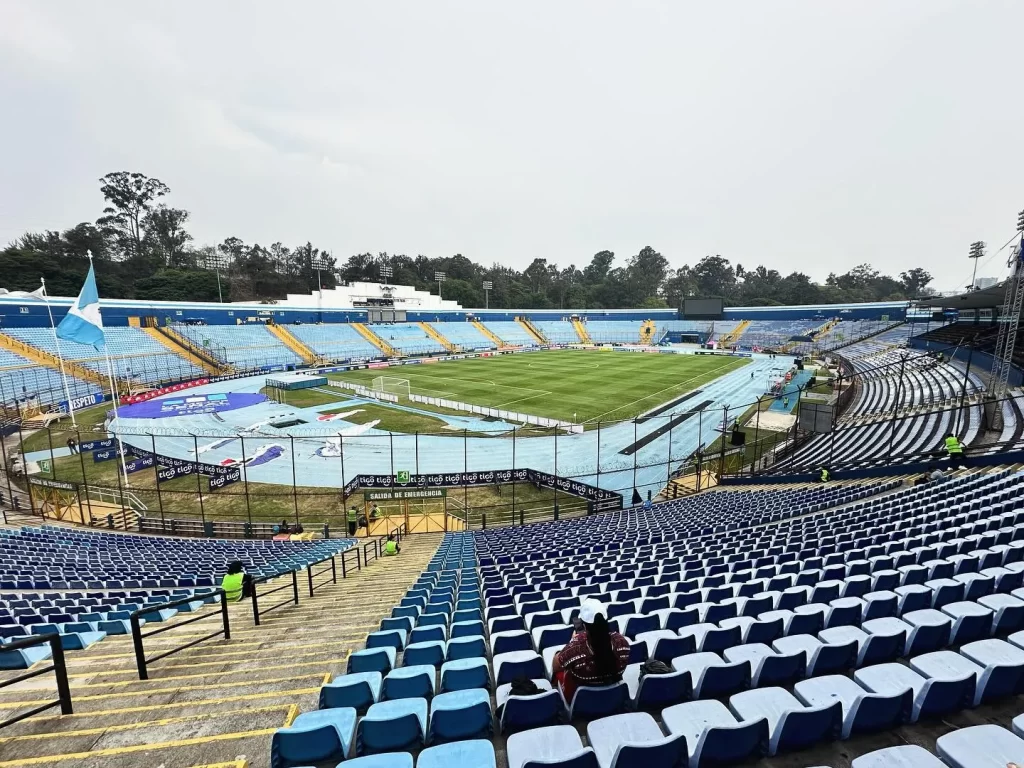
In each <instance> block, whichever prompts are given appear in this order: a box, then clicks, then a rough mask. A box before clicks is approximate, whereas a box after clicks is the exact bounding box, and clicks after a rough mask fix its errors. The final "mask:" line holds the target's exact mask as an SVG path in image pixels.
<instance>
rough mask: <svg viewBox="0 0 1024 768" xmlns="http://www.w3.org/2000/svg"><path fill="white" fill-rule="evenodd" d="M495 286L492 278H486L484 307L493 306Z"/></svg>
mask: <svg viewBox="0 0 1024 768" xmlns="http://www.w3.org/2000/svg"><path fill="white" fill-rule="evenodd" d="M493 287H494V283H492V282H491V281H490V280H484V309H490V308H491V288H493Z"/></svg>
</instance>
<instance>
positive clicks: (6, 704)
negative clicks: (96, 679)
mask: <svg viewBox="0 0 1024 768" xmlns="http://www.w3.org/2000/svg"><path fill="white" fill-rule="evenodd" d="M320 678H321V675H320V674H319V673H318V674H315V675H299V676H298V677H273V678H270V679H269V680H242V681H241V682H238V683H211V684H209V685H190V686H188V687H182V686H177V687H175V688H153V689H150V690H147V691H118V692H117V693H96V694H93V695H91V696H75V695H74V692H72V698H73V699H74V701H99V700H100V699H116V698H121V697H123V696H153V695H155V694H158V693H181V692H182V691H209V690H218V689H220V688H237V687H239V686H242V685H270V684H271V683H290V682H293V681H295V680H310V679H312V680H319V679H320ZM154 682H160V681H159V680H155V681H154ZM49 703H50V702H49V701H0V710H4V709H14V708H15V707H39V706H42V705H43V704H49Z"/></svg>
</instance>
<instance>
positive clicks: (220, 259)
mask: <svg viewBox="0 0 1024 768" xmlns="http://www.w3.org/2000/svg"><path fill="white" fill-rule="evenodd" d="M203 266H204V267H206V268H207V269H213V271H214V272H216V273H217V298H218V299H219V300H220V303H221V304H223V303H224V292H223V291H222V290H221V287H220V271H221V270H222V269H224V267H226V266H227V263H226V260H225V259H224V256H223V254H221V253H219V252H217V251H214V252H213V253H211V254H209V255H208V256H207V257H206V258H205V259H203Z"/></svg>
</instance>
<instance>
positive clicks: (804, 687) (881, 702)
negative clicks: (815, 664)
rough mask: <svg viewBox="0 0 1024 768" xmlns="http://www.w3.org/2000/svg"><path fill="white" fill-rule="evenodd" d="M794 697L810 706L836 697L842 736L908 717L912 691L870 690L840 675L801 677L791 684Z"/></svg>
mask: <svg viewBox="0 0 1024 768" xmlns="http://www.w3.org/2000/svg"><path fill="white" fill-rule="evenodd" d="M793 692H794V693H795V694H796V697H797V698H798V699H800V701H802V702H803V703H804V704H806V705H807V706H809V707H826V706H828V705H830V704H832V703H833V702H834V701H835V700H837V699H838V700H839V703H840V704H841V705H842V712H843V729H842V738H844V739H848V738H850V737H851V736H853V735H855V734H858V733H870V732H872V731H880V730H885V729H888V728H895V727H897V726H899V725H900V724H902V723H903V722H904V721H906V720H908V719H909V717H910V714H911V711H912V707H913V692H912V690H909V689H907V690H904V691H902V692H901V693H896V694H880V693H872V692H869V691H867V690H866V689H864V688H862V687H861V686H859V685H857V683H856V682H854V681H853V680H850V678H848V677H843V676H842V675H826V676H824V677H815V678H811V679H809V680H802V681H801V682H799V683H797V684H796V685H795V686H793Z"/></svg>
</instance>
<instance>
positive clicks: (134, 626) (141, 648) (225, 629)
mask: <svg viewBox="0 0 1024 768" xmlns="http://www.w3.org/2000/svg"><path fill="white" fill-rule="evenodd" d="M254 591H255V590H254ZM210 595H219V596H220V618H221V627H220V628H219V629H217V630H214V631H213V632H210V633H209V634H208V635H203V636H202V637H199V638H196V639H195V640H190V641H189V642H187V643H182V644H181V645H179V646H177V647H175V648H172V649H171V650H169V651H164V652H163V653H160V654H157V655H156V656H153V657H152V658H149V659H147V658H146V649H145V645H144V643H143V642H142V641H143V640H144V639H145V638H147V637H154V636H156V635H162V634H163V633H164V632H170V631H171V630H174V629H178V628H179V627H184V626H187V625H189V624H193V623H195V622H197V621H205V620H206V619H208V618H209V617H208V616H205V615H203V614H202V613H199V614H197V615H195V616H192V617H191V618H188V619H185V620H184V621H179V622H176V623H174V624H169V625H167V626H164V627H160V629H154V630H153V631H152V632H147V633H145V634H143V633H142V624H141V622H140V618H144V617H145V616H146V614H147V613H153V612H154V611H160V610H169V609H171V608H177V607H178V606H179V605H185V603H192V602H195V601H196V596H195V595H189V596H188V597H183V598H182V599H180V600H175V601H173V602H170V603H161V604H160V605H147V606H145V607H144V608H139V609H138V610H137V611H132V614H131V616H129V617H128V623H129V625H130V626H131V630H132V645H133V646H134V647H135V665H136V667H137V668H138V671H139V680H149V665H150V664H152V663H153V662H154V661H159V660H160V659H165V658H167V657H168V656H172V655H173V654H175V653H178V652H179V651H184V650H185V649H186V648H191V647H192V646H194V645H199V643H202V642H205V641H206V640H210V639H212V638H214V637H217V636H218V635H223V636H224V639H225V640H230V639H231V624H230V623H229V620H228V604H227V595H226V594H225V592H224V590H223V589H218V590H216V591H214V592H210V593H207V594H206V595H205V596H206V597H209V596H210Z"/></svg>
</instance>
